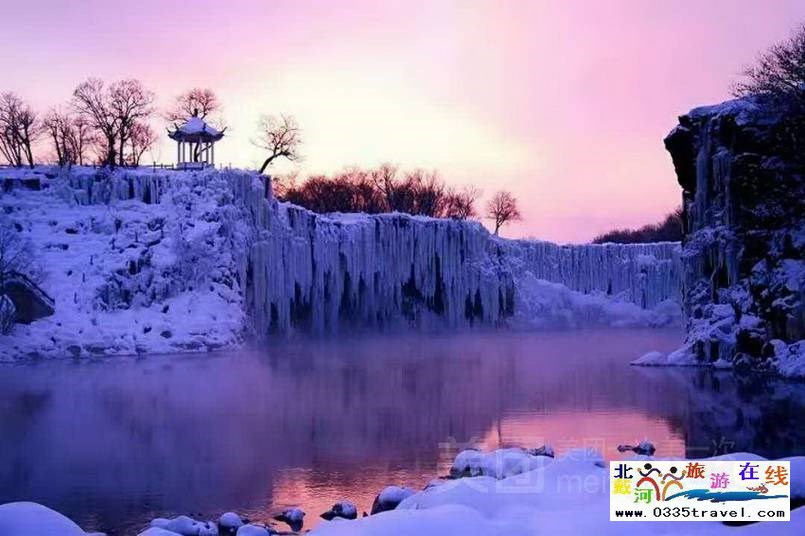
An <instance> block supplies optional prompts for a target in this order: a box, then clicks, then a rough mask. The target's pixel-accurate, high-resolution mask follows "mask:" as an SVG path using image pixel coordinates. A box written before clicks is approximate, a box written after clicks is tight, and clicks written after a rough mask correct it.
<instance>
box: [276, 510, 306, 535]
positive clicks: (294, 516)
mask: <svg viewBox="0 0 805 536" xmlns="http://www.w3.org/2000/svg"><path fill="white" fill-rule="evenodd" d="M274 519H276V520H277V521H281V522H283V523H285V524H287V525H288V526H289V527H291V530H292V531H294V532H299V531H300V530H302V525H303V524H304V522H305V512H303V511H302V509H301V508H286V509H285V510H283V511H282V513H280V514H277V515H275V516H274Z"/></svg>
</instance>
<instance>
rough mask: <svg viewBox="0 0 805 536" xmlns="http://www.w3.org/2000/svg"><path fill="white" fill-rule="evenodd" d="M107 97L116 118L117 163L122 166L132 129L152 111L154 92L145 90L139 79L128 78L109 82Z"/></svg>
mask: <svg viewBox="0 0 805 536" xmlns="http://www.w3.org/2000/svg"><path fill="white" fill-rule="evenodd" d="M109 97H110V103H111V106H112V111H113V113H114V114H115V115H116V116H117V119H118V125H119V130H118V163H119V164H120V165H121V166H122V165H124V164H125V160H124V158H125V148H126V144H127V143H128V142H129V139H130V138H131V135H132V130H133V129H134V128H135V125H136V124H138V123H140V122H141V121H142V120H144V119H146V118H148V116H150V115H151V114H152V113H153V111H154V109H153V107H152V104H153V102H154V94H153V93H152V92H150V91H148V90H146V89H145V88H144V87H143V85H142V83H141V82H140V81H139V80H134V79H128V80H120V81H118V82H115V83H113V84H111V85H110V86H109Z"/></svg>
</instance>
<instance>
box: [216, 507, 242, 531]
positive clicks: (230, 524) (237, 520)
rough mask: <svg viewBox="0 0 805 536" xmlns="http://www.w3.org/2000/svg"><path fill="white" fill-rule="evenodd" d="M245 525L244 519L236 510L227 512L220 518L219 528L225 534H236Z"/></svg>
mask: <svg viewBox="0 0 805 536" xmlns="http://www.w3.org/2000/svg"><path fill="white" fill-rule="evenodd" d="M243 525H244V522H243V519H241V517H240V516H239V515H238V514H236V513H235V512H225V513H223V514H221V517H219V518H218V529H219V532H222V533H223V534H231V535H234V534H235V533H236V532H237V530H238V529H239V528H240V527H242V526H243Z"/></svg>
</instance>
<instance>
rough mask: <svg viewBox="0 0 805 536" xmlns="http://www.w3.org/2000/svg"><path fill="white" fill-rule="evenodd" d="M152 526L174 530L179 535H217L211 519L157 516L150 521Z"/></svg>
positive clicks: (216, 529) (216, 528)
mask: <svg viewBox="0 0 805 536" xmlns="http://www.w3.org/2000/svg"><path fill="white" fill-rule="evenodd" d="M151 526H152V527H154V528H159V529H164V530H167V531H170V532H175V533H176V534H179V536H217V535H218V527H217V526H216V525H215V523H212V522H211V521H196V520H195V519H193V518H192V517H188V516H179V517H174V518H172V519H165V518H161V517H158V518H156V519H154V520H153V521H151Z"/></svg>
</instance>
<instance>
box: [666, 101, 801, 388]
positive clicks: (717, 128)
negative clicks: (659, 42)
mask: <svg viewBox="0 0 805 536" xmlns="http://www.w3.org/2000/svg"><path fill="white" fill-rule="evenodd" d="M665 146H666V148H667V149H668V151H669V152H670V153H671V157H672V159H673V163H674V168H675V170H676V174H677V178H678V180H679V184H680V185H681V186H682V189H683V206H684V218H685V227H686V228H685V238H684V241H683V251H682V287H683V290H682V291H683V307H684V311H685V314H686V317H687V340H686V346H685V347H684V348H683V349H682V350H681V352H685V353H687V355H689V356H691V357H692V358H694V359H695V361H697V362H699V363H712V362H718V363H719V364H724V365H727V364H728V363H733V364H735V365H736V366H737V367H739V368H753V369H777V370H778V371H780V372H782V373H784V374H787V375H801V374H803V372H805V371H804V370H802V369H803V365H802V363H803V359H802V353H803V346H805V344H803V342H802V339H803V336H805V318H804V317H803V315H804V314H805V313H803V301H805V300H803V292H805V285H803V277H805V262H804V261H803V253H805V216H804V214H805V210H803V209H804V208H805V182H803V178H804V177H803V175H805V114H803V113H802V111H801V109H800V110H797V109H796V108H795V107H794V106H793V105H790V104H786V103H780V102H773V101H771V100H770V99H767V98H761V97H750V98H744V99H739V100H734V101H729V102H725V103H723V104H720V105H717V106H710V107H704V108H696V109H694V110H692V111H691V112H690V113H689V114H687V115H684V116H682V117H680V118H679V125H678V126H677V127H676V128H675V129H674V130H673V131H672V132H671V133H670V134H669V135H668V137H667V138H666V139H665ZM677 358H678V359H672V361H674V360H675V361H683V359H682V358H681V355H678V356H677Z"/></svg>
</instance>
